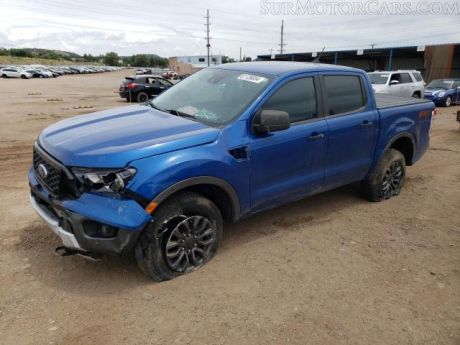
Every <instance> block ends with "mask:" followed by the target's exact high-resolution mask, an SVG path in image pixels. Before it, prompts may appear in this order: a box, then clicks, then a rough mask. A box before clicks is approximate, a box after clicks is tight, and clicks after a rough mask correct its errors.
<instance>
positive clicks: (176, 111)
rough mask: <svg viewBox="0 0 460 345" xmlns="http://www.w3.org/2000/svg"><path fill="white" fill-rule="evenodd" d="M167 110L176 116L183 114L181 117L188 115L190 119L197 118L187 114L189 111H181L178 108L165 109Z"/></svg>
mask: <svg viewBox="0 0 460 345" xmlns="http://www.w3.org/2000/svg"><path fill="white" fill-rule="evenodd" d="M165 111H166V112H168V113H170V114H173V115H176V116H181V117H188V118H190V119H195V116H194V115H192V114H187V113H184V112H182V111H179V110H176V109H167V110H165Z"/></svg>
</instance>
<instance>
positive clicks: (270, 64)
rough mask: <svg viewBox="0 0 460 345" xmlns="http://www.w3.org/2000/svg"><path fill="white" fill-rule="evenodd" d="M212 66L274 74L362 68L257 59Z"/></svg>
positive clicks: (356, 70) (358, 70)
mask: <svg viewBox="0 0 460 345" xmlns="http://www.w3.org/2000/svg"><path fill="white" fill-rule="evenodd" d="M211 68H221V69H226V70H236V71H244V72H252V73H262V74H267V75H272V76H281V75H286V74H295V73H301V72H312V71H337V72H345V71H347V72H359V73H363V72H362V70H360V69H357V68H352V67H346V66H340V65H328V64H321V63H313V62H293V61H255V62H236V63H227V64H222V65H217V66H212V67H211Z"/></svg>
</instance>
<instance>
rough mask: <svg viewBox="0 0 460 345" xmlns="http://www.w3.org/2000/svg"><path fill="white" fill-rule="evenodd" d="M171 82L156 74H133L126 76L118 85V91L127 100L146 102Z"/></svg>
mask: <svg viewBox="0 0 460 345" xmlns="http://www.w3.org/2000/svg"><path fill="white" fill-rule="evenodd" d="M171 86H173V84H172V83H171V82H170V81H169V80H166V79H164V78H162V77H160V76H158V75H153V74H148V75H134V76H129V77H126V78H125V80H123V82H122V83H121V85H120V89H119V90H118V93H119V95H120V97H121V98H125V99H126V100H127V101H128V102H146V101H147V100H148V99H149V98H152V97H153V96H158V95H159V94H160V93H162V92H163V91H165V90H167V89H169V88H170V87H171Z"/></svg>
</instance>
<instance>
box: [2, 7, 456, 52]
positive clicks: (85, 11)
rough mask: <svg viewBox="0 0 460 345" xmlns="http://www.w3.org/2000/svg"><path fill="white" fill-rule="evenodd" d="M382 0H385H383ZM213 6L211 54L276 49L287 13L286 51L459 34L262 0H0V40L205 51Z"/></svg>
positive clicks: (438, 23) (426, 22)
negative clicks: (282, 9)
mask: <svg viewBox="0 0 460 345" xmlns="http://www.w3.org/2000/svg"><path fill="white" fill-rule="evenodd" d="M382 1H383V0H382ZM206 8H209V9H210V11H211V36H212V40H211V45H212V46H211V49H212V53H214V54H227V55H230V56H232V57H238V56H239V49H240V47H242V49H243V54H245V55H249V56H252V57H255V56H256V55H258V54H267V53H268V52H269V49H278V48H279V47H278V43H279V31H280V22H281V19H283V18H284V20H285V41H286V43H287V46H286V51H287V52H301V51H315V50H316V51H317V50H321V49H322V47H323V46H326V48H328V49H347V48H349V49H352V48H366V47H368V46H369V45H370V44H371V43H376V44H377V46H389V45H418V44H429V43H442V42H458V41H460V21H459V20H458V16H306V15H303V16H302V15H300V16H284V17H281V16H274V15H262V14H261V7H260V2H259V1H258V0H255V1H247V0H232V1H231V2H216V1H211V0H197V1H194V2H193V3H192V2H191V1H186V0H170V1H165V0H157V1H143V2H139V1H136V2H133V1H130V2H128V3H127V2H126V1H122V0H98V1H94V0H93V1H89V0H72V1H70V0H62V1H52V2H51V1H45V0H3V1H1V2H0V13H1V14H2V20H1V21H0V46H7V47H38V48H54V49H63V50H70V51H73V52H76V53H80V54H83V53H91V54H100V53H105V52H107V51H111V50H112V51H116V52H117V53H119V54H121V55H131V54H137V53H157V54H159V55H162V56H173V55H188V54H204V53H205V52H206V46H205V40H204V35H205V33H204V30H205V26H204V25H203V24H204V18H203V17H204V15H205V12H206Z"/></svg>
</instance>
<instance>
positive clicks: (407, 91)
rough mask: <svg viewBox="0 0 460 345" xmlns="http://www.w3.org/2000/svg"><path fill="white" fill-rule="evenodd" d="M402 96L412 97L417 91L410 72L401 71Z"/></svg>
mask: <svg viewBox="0 0 460 345" xmlns="http://www.w3.org/2000/svg"><path fill="white" fill-rule="evenodd" d="M400 83H401V86H402V87H401V96H403V97H412V94H413V93H414V91H415V83H414V81H413V80H412V77H411V76H410V74H409V73H401V81H400Z"/></svg>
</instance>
